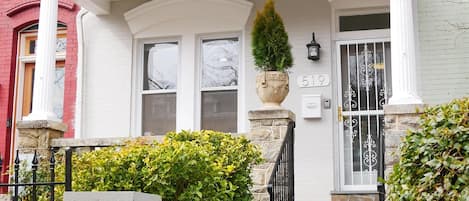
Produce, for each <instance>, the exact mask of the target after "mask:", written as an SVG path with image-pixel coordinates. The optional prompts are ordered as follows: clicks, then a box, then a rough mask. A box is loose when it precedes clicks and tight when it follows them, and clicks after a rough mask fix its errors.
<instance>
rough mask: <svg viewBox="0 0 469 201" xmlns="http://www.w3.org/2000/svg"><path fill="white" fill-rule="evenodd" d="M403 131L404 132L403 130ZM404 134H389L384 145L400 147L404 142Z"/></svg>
mask: <svg viewBox="0 0 469 201" xmlns="http://www.w3.org/2000/svg"><path fill="white" fill-rule="evenodd" d="M402 133H403V132H402ZM402 137H403V135H396V134H389V135H387V134H386V135H385V137H384V145H385V147H386V149H387V148H395V147H398V146H399V145H400V144H401V142H402Z"/></svg>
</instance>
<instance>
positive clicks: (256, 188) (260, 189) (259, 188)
mask: <svg viewBox="0 0 469 201" xmlns="http://www.w3.org/2000/svg"><path fill="white" fill-rule="evenodd" d="M251 192H252V193H267V185H253V186H252V188H251Z"/></svg>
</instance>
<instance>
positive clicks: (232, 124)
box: [202, 91, 238, 133]
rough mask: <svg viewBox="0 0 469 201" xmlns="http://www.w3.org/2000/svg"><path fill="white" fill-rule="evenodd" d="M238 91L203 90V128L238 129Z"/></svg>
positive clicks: (231, 130)
mask: <svg viewBox="0 0 469 201" xmlns="http://www.w3.org/2000/svg"><path fill="white" fill-rule="evenodd" d="M237 97H238V93H237V91H204V92H202V129H204V130H216V131H223V132H231V133H235V132H236V131H237V118H238V117H237V110H238V107H237V105H238V100H237Z"/></svg>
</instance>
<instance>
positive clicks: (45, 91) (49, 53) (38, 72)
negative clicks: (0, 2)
mask: <svg viewBox="0 0 469 201" xmlns="http://www.w3.org/2000/svg"><path fill="white" fill-rule="evenodd" d="M57 12H58V0H41V7H40V14H39V31H38V39H37V42H38V44H37V51H36V52H37V59H36V66H35V73H34V89H33V91H34V92H33V108H32V112H31V114H30V115H28V116H27V117H26V118H25V120H58V118H57V117H56V115H55V113H54V112H53V110H52V109H53V108H52V96H53V94H52V93H53V86H54V79H55V51H56V40H57Z"/></svg>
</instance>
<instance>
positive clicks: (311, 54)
mask: <svg viewBox="0 0 469 201" xmlns="http://www.w3.org/2000/svg"><path fill="white" fill-rule="evenodd" d="M306 47H307V48H308V59H311V60H313V61H317V60H319V58H320V52H319V49H321V45H319V43H317V42H316V38H315V36H314V32H313V40H312V41H311V42H310V43H308V44H306Z"/></svg>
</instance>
